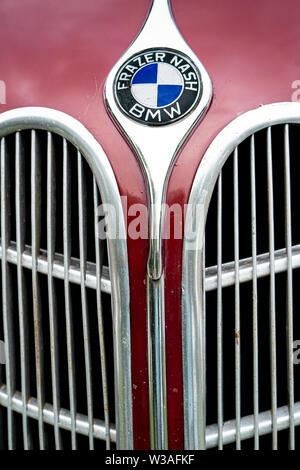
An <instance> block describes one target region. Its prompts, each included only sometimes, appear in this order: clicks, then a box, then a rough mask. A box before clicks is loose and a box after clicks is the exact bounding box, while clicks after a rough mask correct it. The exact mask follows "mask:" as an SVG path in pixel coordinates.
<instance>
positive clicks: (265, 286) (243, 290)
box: [205, 124, 300, 449]
mask: <svg viewBox="0 0 300 470" xmlns="http://www.w3.org/2000/svg"><path fill="white" fill-rule="evenodd" d="M299 131H300V128H299V126H293V125H288V124H286V125H283V126H273V127H269V128H267V129H265V130H262V131H259V132H258V133H256V134H253V135H252V136H251V137H249V138H248V139H246V140H245V141H244V142H242V143H241V144H240V145H239V146H237V147H236V148H235V150H234V152H233V154H232V155H231V156H230V157H229V159H228V160H227V162H226V163H225V165H224V167H223V169H222V170H221V172H220V174H219V177H218V181H217V184H216V187H215V191H214V194H213V197H212V200H211V204H210V208H209V210H208V217H207V224H206V237H205V238H206V256H205V266H206V268H205V291H206V299H205V303H206V322H207V323H206V328H207V329H206V338H207V343H206V353H207V407H206V411H207V424H209V425H208V427H207V438H206V439H207V446H208V447H212V446H217V445H218V447H219V448H223V446H226V447H227V445H228V444H229V443H233V442H234V443H235V444H234V445H235V447H236V448H237V449H240V448H245V449H251V448H254V449H259V448H273V449H277V448H278V447H280V448H282V447H289V448H290V449H294V448H295V442H296V438H297V439H299V437H300V434H299V429H296V428H295V427H296V426H297V425H299V424H300V414H299V411H300V388H299V385H300V383H299V377H300V369H299V371H298V367H299V365H297V364H296V362H297V359H296V356H294V353H295V352H296V349H295V347H296V345H297V344H298V348H299V345H300V342H299V343H297V342H296V340H297V339H299V338H300V319H299V315H298V314H297V312H298V309H299V302H300V298H299V295H298V289H297V286H298V284H299V280H300V278H299V271H298V270H297V268H298V267H299V266H300V264H299V246H300V245H299V243H300V230H299V229H300V225H299V224H298V223H297V220H298V218H299V203H298V202H299V197H300V194H299V184H298V178H299V176H298V175H299V174H300V165H299V154H300V132H299ZM292 221H293V222H294V223H293V224H292ZM231 260H232V261H231ZM294 361H296V362H295V363H294ZM216 371H217V373H216ZM295 379H296V380H295ZM210 423H211V425H210ZM213 423H217V425H214V424H213ZM245 439H247V441H245V442H244V443H243V446H242V441H244V440H245Z"/></svg>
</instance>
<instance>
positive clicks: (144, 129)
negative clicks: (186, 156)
mask: <svg viewBox="0 0 300 470" xmlns="http://www.w3.org/2000/svg"><path fill="white" fill-rule="evenodd" d="M155 47H163V48H166V49H167V48H170V49H175V50H178V52H182V53H183V54H185V55H187V56H188V57H189V58H190V59H191V60H192V61H193V63H194V64H195V65H196V68H198V70H199V72H200V75H201V81H202V88H203V90H202V96H201V98H200V100H199V102H198V104H197V105H196V106H195V108H194V109H193V110H192V111H191V112H190V113H189V114H188V115H187V116H186V117H184V118H183V119H182V120H180V121H177V122H174V123H173V124H169V125H166V126H159V127H150V126H146V125H143V124H140V123H137V122H136V121H134V120H132V119H130V118H129V117H127V116H126V115H125V114H124V113H123V112H122V111H121V110H120V108H119V106H118V104H117V102H116V100H115V96H114V81H115V77H116V76H117V73H118V71H119V69H120V67H121V66H122V65H123V64H124V63H125V62H126V60H127V59H129V58H130V57H131V56H133V55H134V54H137V53H139V52H141V51H143V50H145V49H150V48H155ZM211 96H212V84H211V81H210V78H209V76H208V74H207V72H206V70H205V68H204V67H203V65H202V64H201V62H200V61H199V59H198V58H197V56H196V55H195V54H194V53H193V51H192V50H191V49H190V47H189V46H188V45H187V44H186V42H185V41H184V39H183V38H182V36H181V34H180V32H179V31H178V29H177V27H176V25H175V23H174V20H173V17H172V13H171V8H170V3H169V1H168V0H153V1H152V5H151V8H150V12H149V15H148V17H147V19H146V21H145V24H144V26H143V28H142V29H141V31H140V33H139V35H138V36H137V38H136V39H135V41H134V42H133V44H131V46H130V47H129V49H128V50H127V51H126V52H125V53H124V54H123V56H122V57H121V58H120V59H119V60H118V62H117V63H116V64H115V66H114V67H113V68H112V70H111V72H110V73H109V75H108V77H107V80H106V85H105V90H104V97H105V101H106V105H107V108H108V110H109V112H110V114H111V115H112V117H113V119H114V121H115V122H116V124H117V125H118V126H119V128H120V129H121V131H122V132H123V134H124V136H125V138H126V139H127V140H128V142H129V143H130V145H131V146H132V148H133V149H134V151H135V153H136V155H137V157H138V159H139V162H140V164H141V167H142V170H143V173H144V176H145V179H146V185H147V191H148V200H149V214H150V216H149V232H150V250H149V257H148V263H147V270H148V277H149V279H153V280H154V281H157V280H159V279H160V278H161V277H162V275H163V260H162V233H163V217H164V213H163V204H164V201H165V195H166V188H167V183H168V177H169V174H170V171H171V168H172V165H173V163H174V161H175V158H176V156H177V154H178V151H179V149H180V148H181V146H182V145H183V143H184V141H185V140H186V138H187V137H188V135H189V134H190V133H191V130H192V129H193V128H194V126H195V125H196V124H197V122H198V121H199V120H200V118H201V117H202V116H203V115H204V113H205V112H206V110H207V108H208V106H209V103H210V100H211ZM159 303H160V302H159ZM148 305H149V302H148ZM152 305H153V304H152ZM159 318H161V321H162V322H163V323H164V315H163V310H162V312H161V314H160V313H158V312H155V310H152V309H148V324H153V322H154V321H155V319H156V320H158V319H159ZM161 329H162V324H160V325H155V327H153V329H152V330H151V332H152V333H153V334H154V335H155V334H158V332H159V331H161ZM149 341H150V344H149V345H148V348H151V347H152V346H151V344H156V345H158V344H159V343H158V341H159V338H158V337H153V338H152V337H149ZM164 349H165V345H164V344H161V345H160V349H159V350H157V349H156V348H155V349H154V351H157V354H158V356H155V355H149V360H150V358H152V361H153V363H151V362H149V365H148V367H149V371H150V376H149V387H150V396H156V397H160V401H158V402H156V401H155V405H154V409H153V414H152V416H151V418H150V421H151V423H154V425H155V423H157V428H156V425H155V429H154V430H153V432H154V434H155V436H156V437H155V439H154V441H155V442H156V446H157V447H156V449H166V448H167V447H166V446H167V439H166V429H167V422H166V419H163V420H161V419H158V420H157V419H156V417H158V416H160V417H161V418H162V417H163V416H164V415H165V409H166V406H167V404H166V389H165V388H161V389H155V388H156V387H159V386H160V387H164V384H165V383H166V379H165V377H154V376H152V375H151V374H152V372H154V371H155V370H157V368H156V367H155V365H154V363H156V362H158V361H159V360H160V358H162V357H163V356H164ZM160 372H162V371H160ZM151 409H152V408H151ZM158 423H161V424H158ZM151 426H152V425H151ZM151 433H152V431H151Z"/></svg>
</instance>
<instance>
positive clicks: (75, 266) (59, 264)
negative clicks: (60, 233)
mask: <svg viewBox="0 0 300 470" xmlns="http://www.w3.org/2000/svg"><path fill="white" fill-rule="evenodd" d="M0 259H2V247H1V246H0ZM7 262H8V263H11V264H15V265H17V248H16V244H15V243H10V245H9V247H8V249H7ZM21 262H22V266H23V267H24V268H27V269H30V270H32V251H31V247H29V246H26V247H25V251H24V253H22V257H21ZM37 271H38V272H39V273H41V274H46V275H47V274H48V260H47V251H46V250H40V256H39V257H38V259H37ZM52 274H53V277H55V278H57V279H62V280H63V279H64V257H63V255H60V254H57V253H56V254H55V256H54V263H53V272H52ZM69 281H70V282H72V283H73V284H78V285H80V282H81V281H80V262H79V260H78V259H77V258H71V262H70V268H69ZM85 286H86V287H88V288H90V289H96V287H97V277H96V265H95V264H94V263H90V262H87V271H86V278H85ZM101 290H102V292H104V293H106V294H111V282H110V278H109V270H108V268H107V267H106V266H104V267H103V272H102V277H101Z"/></svg>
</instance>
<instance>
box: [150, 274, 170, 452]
mask: <svg viewBox="0 0 300 470" xmlns="http://www.w3.org/2000/svg"><path fill="white" fill-rule="evenodd" d="M147 302H148V305H147V307H148V312H149V313H150V314H149V315H148V358H149V361H148V362H149V372H148V374H149V383H150V387H149V407H150V445H151V449H167V448H168V430H167V396H166V393H167V387H166V351H165V297H164V276H162V277H161V278H160V279H159V280H158V281H154V280H153V279H149V278H148V282H147ZM160 381H163V383H160Z"/></svg>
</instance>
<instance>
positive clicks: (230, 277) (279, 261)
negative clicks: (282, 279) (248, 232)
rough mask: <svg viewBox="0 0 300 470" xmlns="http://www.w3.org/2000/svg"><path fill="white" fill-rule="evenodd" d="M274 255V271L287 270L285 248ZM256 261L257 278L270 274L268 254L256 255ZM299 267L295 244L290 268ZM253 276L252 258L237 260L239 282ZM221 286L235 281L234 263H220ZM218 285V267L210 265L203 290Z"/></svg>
mask: <svg viewBox="0 0 300 470" xmlns="http://www.w3.org/2000/svg"><path fill="white" fill-rule="evenodd" d="M274 255H275V267H274V269H275V273H281V272H284V271H286V270H287V268H288V261H287V252H286V249H285V248H283V249H282V250H276V251H274ZM256 262H257V278H260V277H265V276H268V275H269V274H270V255H269V253H264V254H262V255H258V256H257V258H256ZM299 267H300V245H295V246H293V248H292V268H293V269H296V268H299ZM252 278H253V263H252V258H251V257H250V258H244V259H241V260H240V262H239V282H240V283H242V282H247V281H251V280H252ZM220 281H221V282H220V283H221V284H222V287H229V286H233V285H234V282H235V264H234V262H231V263H224V264H222V276H221V280H220ZM217 287H218V267H217V266H212V267H209V268H206V269H205V290H206V292H208V291H212V290H215V289H217Z"/></svg>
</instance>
